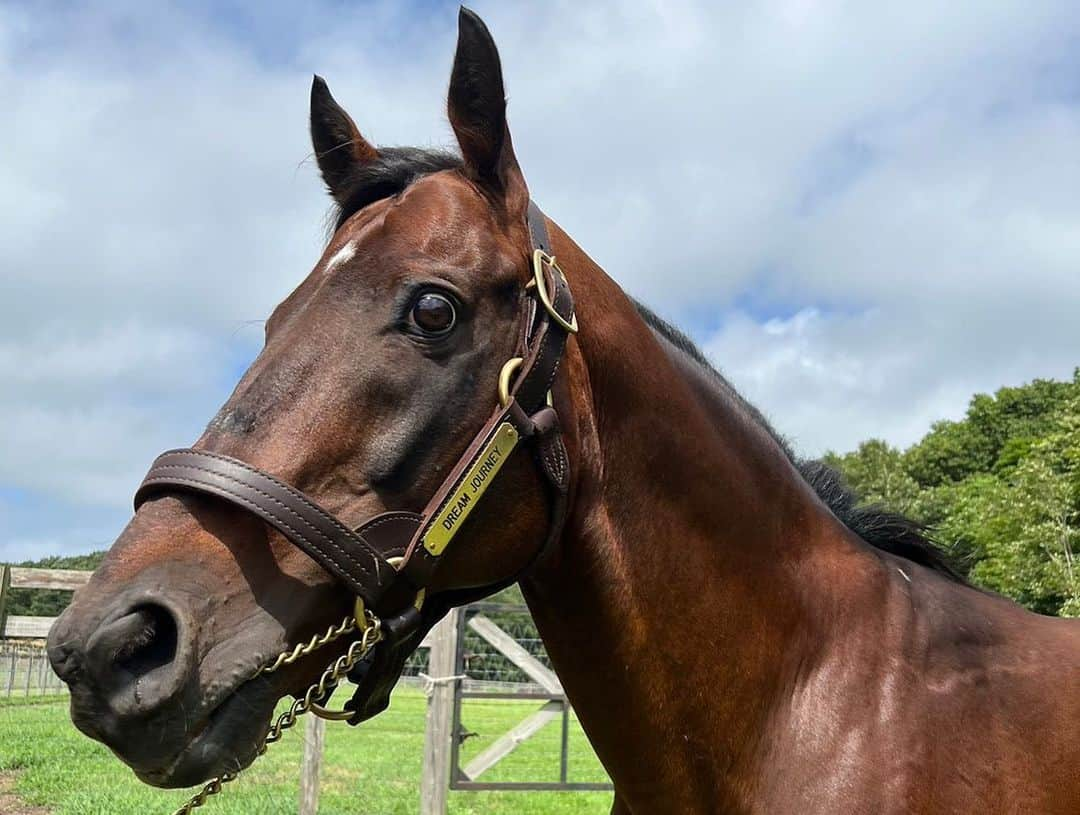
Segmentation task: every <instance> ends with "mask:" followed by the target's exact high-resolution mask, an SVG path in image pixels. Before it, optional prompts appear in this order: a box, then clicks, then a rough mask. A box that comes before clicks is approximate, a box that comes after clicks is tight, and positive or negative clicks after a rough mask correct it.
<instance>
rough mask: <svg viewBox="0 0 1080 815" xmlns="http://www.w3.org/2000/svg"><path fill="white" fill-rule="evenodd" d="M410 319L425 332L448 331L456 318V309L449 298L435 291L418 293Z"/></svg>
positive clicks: (438, 333) (441, 332)
mask: <svg viewBox="0 0 1080 815" xmlns="http://www.w3.org/2000/svg"><path fill="white" fill-rule="evenodd" d="M412 319H413V322H414V323H415V324H416V327H417V328H419V329H420V330H421V331H423V332H424V333H425V334H433V335H436V336H438V335H442V334H446V333H449V331H450V329H452V328H453V327H454V323H455V321H456V320H457V310H456V309H455V308H454V304H453V303H452V302H450V300H449V298H447V297H444V296H443V295H441V294H437V293H435V292H427V293H425V294H422V295H420V297H418V298H417V300H416V302H415V303H413V308H412Z"/></svg>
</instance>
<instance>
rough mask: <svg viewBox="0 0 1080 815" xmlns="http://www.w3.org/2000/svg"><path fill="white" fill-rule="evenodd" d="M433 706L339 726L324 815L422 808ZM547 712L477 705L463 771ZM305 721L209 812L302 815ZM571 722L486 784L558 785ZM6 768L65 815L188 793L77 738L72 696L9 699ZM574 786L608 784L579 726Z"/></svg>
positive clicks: (168, 804) (455, 805)
mask: <svg viewBox="0 0 1080 815" xmlns="http://www.w3.org/2000/svg"><path fill="white" fill-rule="evenodd" d="M424 705H425V701H424V697H423V695H422V694H421V693H420V692H418V691H415V690H409V689H399V690H398V691H396V692H395V694H394V699H393V703H392V704H391V706H390V709H389V710H388V711H386V712H385V713H383V714H382V715H381V716H379V717H377V718H375V719H373V720H372V721H370V722H366V723H365V724H363V725H361V726H360V727H348V726H346V725H343V724H335V723H328V725H327V735H326V754H325V758H324V763H323V773H322V786H321V790H322V794H321V798H320V808H319V812H320V813H323V815H411V813H415V812H416V811H417V808H418V801H419V793H418V788H419V780H420V758H421V750H422V746H423V741H424ZM537 707H538V704H537V703H522V702H505V701H488V700H469V701H467V702H466V703H465V707H464V711H463V714H462V719H463V721H464V723H465V726H466V728H467V729H469V730H473V731H477V732H478V733H480V736H479V737H477V738H471V739H468V740H467V741H466V742H465V745H464V746H463V747H462V764H464V763H466V762H468V760H469V759H470V758H471V757H472V756H474V755H476V754H477V753H478V752H479V751H480V750H482V749H483V748H484V747H486V746H487V745H489V744H490V743H491V742H492V741H494V739H495V738H497V737H498V736H499V735H500V734H502V733H503V732H505V731H506V730H507V729H509V728H510V727H511V726H512V725H514V724H515V723H516V722H518V721H519V720H520V719H522V718H524V717H525V716H527V715H528V714H529V713H531V712H533V711H535V710H536V709H537ZM302 740H303V724H302V723H300V724H298V725H297V727H296V728H294V729H293V730H292V731H291V732H289V733H288V734H287V735H286V737H285V739H284V740H283V742H282V743H280V744H277V745H274V746H272V747H271V749H270V752H269V753H267V754H266V755H265V756H263V757H262V758H261V759H259V760H258V761H256V762H255V764H254V765H253V766H252V767H251V768H249V769H248V770H247V771H245V772H244V773H242V774H241V776H240V778H239V780H237V781H234V782H233V783H232V784H229V785H228V786H227V787H226V789H225V791H224V792H223V793H222V794H221V795H220V796H217V798H216V799H214V800H212V801H211V802H209V803H208V804H207V806H206V808H205V809H203V810H201V811H203V812H207V813H208V815H214V813H220V815H240V813H245V815H246V813H253V812H257V813H268V814H269V813H281V814H282V815H284V814H285V813H295V812H296V800H297V797H296V796H297V780H298V778H299V766H300V753H301V745H302ZM559 742H560V721H559V720H558V719H556V720H555V721H553V722H551V723H550V724H548V725H547V726H546V727H545V728H544V729H543V730H541V731H540V732H539V733H538V734H537V735H536V736H534V737H533V738H532V739H531V740H530V741H528V742H526V743H525V744H523V745H522V746H521V747H519V748H518V749H517V750H516V751H515V752H514V753H513V754H511V756H509V757H508V758H507V759H505V760H504V761H503V762H502V763H501V764H499V765H497V766H496V767H495V768H493V769H492V770H490V771H489V772H488V773H486V774H485V775H484V776H483V777H482V780H485V781H555V780H558V773H559ZM0 770H17V771H18V772H19V775H18V780H17V782H16V785H15V792H16V793H17V794H18V795H19V796H20V797H21V798H23V799H24V800H25V801H26V802H27V803H30V804H37V805H40V806H45V807H47V808H48V809H50V810H51V811H52V812H54V813H56V815H99V813H102V812H108V813H112V815H128V813H130V815H146V813H155V812H161V813H170V812H172V811H173V809H175V808H176V807H177V806H179V805H180V804H181V803H182V802H183V801H184V800H186V796H185V793H184V791H182V790H171V791H168V790H157V789H154V788H152V787H148V786H145V785H143V784H142V783H141V782H139V781H138V779H136V778H135V776H134V775H133V774H132V772H131V771H130V770H129V769H127V767H125V766H124V765H123V764H121V763H120V761H119V760H118V759H117V758H116V757H115V756H113V755H112V753H110V752H109V750H108V749H107V748H105V747H104V746H102V745H101V744H98V743H97V742H94V741H91V740H90V739H88V738H86V737H85V736H83V735H82V734H81V733H79V732H78V731H76V730H75V728H74V726H73V725H72V724H71V721H70V719H68V715H67V701H66V698H63V697H61V698H55V697H54V698H53V699H51V700H50V699H44V700H43V699H41V698H38V699H36V700H35V699H30V700H26V701H25V702H24V701H21V700H17V701H16V700H13V701H12V702H8V701H7V700H3V699H0ZM570 779H571V780H573V781H606V780H607V779H606V776H605V775H604V772H603V769H602V768H601V767H600V764H599V762H598V761H597V759H596V757H595V755H594V754H593V752H592V750H591V748H590V747H589V744H588V742H587V741H586V740H585V736H584V734H583V733H582V732H581V729H580V727H579V726H578V725H577V723H576V722H573V723H572V726H571V731H570ZM610 807H611V794H610V793H607V792H574V793H568V792H464V791H461V792H451V793H450V812H451V813H452V815H496V813H506V814H507V815H509V814H510V813H513V814H514V815H519V813H520V814H521V815H531V814H532V813H536V814H537V815H539V814H540V813H543V814H544V815H549V814H554V813H582V814H583V815H592V814H593V813H596V814H597V815H599V814H600V813H604V814H605V815H606V813H607V812H608V811H609V810H610Z"/></svg>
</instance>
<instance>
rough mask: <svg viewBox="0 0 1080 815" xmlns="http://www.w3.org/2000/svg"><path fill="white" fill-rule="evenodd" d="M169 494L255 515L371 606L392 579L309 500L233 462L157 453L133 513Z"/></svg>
mask: <svg viewBox="0 0 1080 815" xmlns="http://www.w3.org/2000/svg"><path fill="white" fill-rule="evenodd" d="M170 490H183V491H189V492H190V491H194V492H202V493H208V494H210V495H216V496H218V497H219V498H224V499H225V500H227V501H229V502H231V503H233V504H237V505H238V506H241V507H243V508H244V509H246V510H248V511H249V512H251V513H254V514H255V515H258V516H259V517H260V518H262V519H263V520H264V521H266V522H267V523H268V524H270V525H271V526H273V527H274V528H275V529H277V530H278V531H279V532H281V534H282V535H284V536H285V537H286V538H288V539H289V540H290V541H291V542H292V543H294V544H295V545H296V546H298V547H300V548H301V549H303V550H304V551H305V552H307V554H309V555H310V556H311V557H312V558H314V559H315V560H316V561H317V562H318V563H319V565H320V566H322V567H323V568H324V569H326V570H327V571H328V572H330V573H331V574H333V575H334V576H335V577H337V578H338V579H339V580H341V581H342V582H343V583H345V585H347V586H348V587H349V589H350V590H351V591H352V592H353V593H355V594H357V595H359V596H361V597H363V598H364V600H365V601H366V602H369V603H371V604H375V603H377V602H378V601H379V599H380V598H381V596H382V592H383V590H384V589H385V588H386V587H387V586H389V585H390V583H391V582H392V581H393V579H394V577H396V571H395V569H394V567H393V566H391V565H390V564H389V563H387V562H386V560H385V559H384V558H383V557H382V555H380V554H379V552H377V551H376V550H375V549H374V548H373V547H372V546H371V545H370V544H369V543H368V542H367V540H365V539H364V538H363V537H362V536H360V535H357V534H355V533H353V532H352V531H351V530H349V529H348V528H347V527H345V526H344V525H343V524H342V523H341V522H340V521H339V520H338V519H337V518H335V517H334V516H333V515H331V514H330V513H329V512H327V511H326V510H325V509H323V508H322V507H321V506H319V505H318V504H317V503H316V502H315V501H313V500H312V499H311V498H309V497H308V496H306V495H304V494H303V493H302V492H300V491H299V490H296V489H294V488H292V487H290V486H289V485H288V484H285V483H284V482H282V481H279V480H278V479H276V478H274V477H273V476H272V475H269V474H268V473H264V472H263V471H261V470H258V469H256V468H254V467H251V466H250V465H248V464H245V463H244V462H242V461H239V460H237V459H234V458H230V457H228V456H222V455H219V454H217V453H209V452H206V451H204V450H170V451H168V452H167V453H163V454H162V455H160V456H158V458H157V459H156V460H155V461H154V463H153V466H151V468H150V472H149V473H147V474H146V477H145V478H144V479H143V482H142V484H141V485H140V486H139V489H138V491H137V492H136V493H135V509H136V510H138V508H139V507H140V506H142V504H143V503H145V502H146V501H147V500H148V499H150V498H152V497H154V496H155V495H159V494H161V493H162V492H165V491H170Z"/></svg>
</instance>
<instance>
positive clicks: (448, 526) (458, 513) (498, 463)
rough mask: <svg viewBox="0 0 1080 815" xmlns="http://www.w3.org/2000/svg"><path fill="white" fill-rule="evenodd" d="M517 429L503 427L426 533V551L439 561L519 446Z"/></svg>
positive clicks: (478, 457) (474, 463)
mask: <svg viewBox="0 0 1080 815" xmlns="http://www.w3.org/2000/svg"><path fill="white" fill-rule="evenodd" d="M517 443H518V432H517V429H516V428H515V427H514V426H513V425H512V424H510V423H509V422H503V423H502V424H501V425H499V427H498V429H497V430H496V431H495V434H494V435H493V436H492V437H491V441H489V442H488V443H487V444H486V445H485V446H484V449H483V450H481V451H480V455H479V456H477V458H476V461H474V462H473V465H472V467H470V468H469V469H468V470H467V471H466V473H465V476H464V477H463V478H462V479H461V481H460V482H459V483H458V488H457V489H456V490H454V493H453V495H451V496H450V498H449V500H447V502H446V504H445V505H444V506H443V508H442V512H440V513H439V514H438V515H437V516H435V520H434V521H432V522H431V525H430V526H429V527H428V530H427V532H425V533H424V548H425V549H427V550H428V551H429V552H430V553H431V554H433V555H434V556H435V557H438V556H439V555H441V554H442V553H443V550H445V549H446V547H447V546H449V544H450V541H451V540H453V538H454V535H455V534H457V531H458V529H459V528H460V527H461V525H462V524H463V523H465V519H466V518H468V517H469V513H470V512H472V511H473V507H475V506H476V504H477V502H478V501H479V500H480V496H482V495H483V494H484V490H486V489H487V488H488V487H489V486H490V485H491V482H492V481H493V480H494V479H495V475H496V474H497V473H498V472H499V470H500V469H501V468H502V466H503V463H504V462H505V461H506V459H507V458H509V457H510V453H511V452H512V451H513V449H514V448H515V447H516V446H517Z"/></svg>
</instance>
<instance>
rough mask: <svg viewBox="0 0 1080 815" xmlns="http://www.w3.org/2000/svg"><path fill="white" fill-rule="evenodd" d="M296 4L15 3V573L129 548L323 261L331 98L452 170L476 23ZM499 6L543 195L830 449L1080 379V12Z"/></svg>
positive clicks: (8, 310)
mask: <svg viewBox="0 0 1080 815" xmlns="http://www.w3.org/2000/svg"><path fill="white" fill-rule="evenodd" d="M296 5H299V4H296ZM292 6H293V4H279V3H273V2H258V3H256V2H251V3H245V2H226V3H197V2H188V3H176V4H172V3H145V2H134V0H133V1H132V2H102V3H88V4H78V7H75V4H66V3H65V4H60V3H32V4H31V3H26V4H23V3H18V2H15V3H12V2H0V111H2V115H3V117H4V120H5V121H4V126H3V127H0V383H2V384H0V561H4V560H9V561H19V560H23V559H30V558H38V557H42V556H45V555H52V554H68V553H79V552H86V551H90V550H94V549H101V548H105V547H106V546H108V545H109V544H110V543H111V542H112V541H113V539H114V538H115V537H116V535H117V534H118V533H119V531H120V529H121V528H122V527H123V524H124V523H126V521H127V520H128V518H129V517H130V512H131V510H130V499H131V494H132V492H133V490H134V488H135V487H136V485H137V484H138V481H139V479H140V478H141V476H142V474H143V473H144V471H145V470H146V468H147V466H148V465H149V463H150V461H151V460H152V459H153V457H154V456H155V455H156V454H157V453H158V452H160V451H161V450H164V449H166V448H169V447H178V446H185V445H188V444H190V443H191V442H192V441H194V440H195V439H196V438H197V437H198V435H199V434H200V432H201V430H202V428H203V427H204V426H205V424H206V422H207V421H208V420H209V419H210V417H211V416H212V415H213V414H214V413H215V411H216V409H217V407H218V406H219V405H220V404H221V403H222V402H223V401H224V400H225V399H226V397H227V396H228V394H229V392H230V391H231V389H232V386H233V384H234V383H235V382H236V380H237V379H238V378H239V376H240V374H241V373H242V371H243V370H244V369H245V368H246V366H247V364H248V363H249V362H250V361H251V360H252V359H253V358H254V356H255V354H256V353H257V352H258V348H259V346H260V344H261V341H262V323H261V321H262V320H263V319H264V318H265V317H266V316H267V315H268V314H269V312H270V310H271V309H272V308H273V306H274V305H275V304H276V303H277V302H278V301H280V300H281V299H282V298H283V297H284V296H285V295H286V294H287V293H288V292H289V291H290V290H291V289H292V288H293V287H294V286H296V285H297V284H298V283H299V282H300V280H302V279H303V277H304V276H305V275H306V274H307V273H308V271H310V269H311V268H312V266H313V265H314V264H315V262H316V260H317V259H318V256H319V254H320V252H321V248H322V245H323V241H324V239H325V213H326V210H327V205H328V199H327V198H326V197H325V193H324V192H323V190H322V186H321V183H320V181H319V179H318V174H317V170H316V168H315V166H314V163H313V161H312V160H311V149H310V145H309V142H308V135H307V102H308V89H309V86H310V82H311V75H312V73H319V74H321V75H322V76H324V77H326V79H327V80H328V82H329V83H330V87H331V89H332V90H333V92H334V94H335V96H336V97H337V99H338V100H339V101H340V102H341V103H342V104H343V105H344V106H345V107H346V108H347V109H348V110H349V111H350V113H351V114H352V116H353V118H354V119H355V120H356V121H357V123H358V125H359V126H360V128H361V130H363V132H364V133H365V135H366V136H368V137H369V139H371V140H372V141H374V142H376V143H378V144H383V145H394V144H416V145H425V146H443V145H450V144H452V138H451V133H450V129H449V126H448V124H447V122H446V120H445V93H446V85H447V81H448V79H449V70H450V64H451V60H452V57H453V50H454V42H455V39H456V20H457V14H456V6H455V5H453V4H449V3H440V2H397V1H395V2H390V1H389V0H384V1H381V2H380V1H378V0H377V1H376V2H340V3H338V2H309V3H305V4H303V6H302V10H298V9H297V8H294V7H292ZM474 8H475V10H476V11H478V12H479V13H480V14H481V16H483V17H484V19H485V20H486V21H487V23H488V25H489V27H490V28H491V30H492V32H493V34H494V36H495V38H496V41H497V42H498V44H499V46H500V50H501V53H502V56H503V68H504V75H505V78H506V83H507V88H508V94H509V98H510V107H509V117H510V126H511V130H512V133H513V136H514V144H515V148H516V151H517V154H518V158H519V160H520V162H521V164H522V167H523V169H524V171H525V174H526V177H527V179H528V181H529V185H530V189H531V191H532V193H533V196H534V197H535V198H536V200H537V201H538V202H539V203H540V204H541V206H542V207H543V208H544V209H545V211H546V212H547V213H548V214H549V215H550V216H551V217H553V218H554V219H555V220H556V221H558V222H559V223H560V224H561V225H562V226H563V227H564V228H565V229H566V230H567V231H568V232H569V233H570V234H571V235H573V236H574V237H575V238H576V239H577V241H578V242H579V243H580V244H581V245H582V246H583V247H584V248H585V249H586V250H587V251H588V252H589V253H590V254H591V255H592V256H593V257H594V258H595V259H596V260H597V261H598V262H599V263H600V264H601V265H602V266H604V267H605V269H606V270H607V272H608V273H609V274H610V275H611V276H612V277H614V278H615V279H616V280H617V281H618V282H619V283H620V284H621V285H622V286H623V287H624V288H625V289H626V290H627V291H629V292H630V293H631V294H633V295H635V296H636V297H638V298H640V299H642V300H644V301H645V302H646V303H648V304H650V305H651V306H653V307H654V308H655V309H656V310H657V311H659V312H660V313H661V314H662V315H664V316H665V317H667V318H668V319H670V320H671V321H673V322H675V323H676V324H678V325H680V326H681V327H682V328H683V329H684V330H686V331H687V332H688V333H689V334H690V335H691V336H692V337H693V338H694V339H695V340H696V341H698V342H699V343H700V344H701V346H702V348H703V349H704V350H705V351H706V353H707V354H708V356H709V357H710V358H711V359H712V360H713V361H714V362H715V363H716V365H717V366H718V367H719V368H720V369H721V370H722V371H724V372H725V374H726V375H727V376H728V377H729V378H730V379H731V380H732V382H733V383H734V384H735V385H736V387H738V388H739V389H740V390H741V391H742V392H743V393H744V394H745V395H746V396H747V397H748V398H749V399H750V400H751V401H752V402H754V403H755V404H757V405H758V406H759V407H760V408H761V409H762V410H763V412H764V413H765V414H766V415H767V416H768V417H769V418H770V419H771V420H772V422H773V424H775V425H776V427H777V428H778V429H779V430H780V431H781V432H782V433H784V434H785V435H786V436H787V437H789V438H790V439H791V441H792V442H793V444H794V445H795V447H796V449H797V450H798V451H799V452H800V453H802V454H805V455H817V454H820V453H821V452H823V451H825V450H829V449H832V450H838V451H845V450H849V449H853V448H854V447H855V446H856V445H857V444H858V443H859V442H860V441H862V440H865V439H868V438H871V437H877V438H883V439H885V440H887V441H888V442H890V443H891V444H894V445H898V446H901V447H903V446H906V445H909V444H911V443H912V442H914V441H916V440H917V439H918V438H919V437H921V436H922V434H924V433H925V432H926V431H927V430H928V429H929V427H930V425H931V423H932V422H934V421H935V420H938V419H943V418H944V419H955V418H959V417H960V416H962V415H963V412H964V410H965V407H966V405H967V403H968V401H969V399H970V398H971V396H972V394H974V393H976V392H988V391H993V390H995V389H997V388H998V387H1001V386H1002V385H1016V384H1020V383H1023V382H1026V381H1029V380H1031V379H1032V378H1036V377H1056V378H1064V377H1068V376H1071V373H1072V370H1073V368H1074V367H1075V366H1077V365H1080V353H1078V352H1077V349H1078V347H1080V308H1078V306H1080V192H1078V191H1080V15H1077V14H1076V13H1075V7H1074V6H1073V5H1072V4H1071V3H1065V2H1063V3H1056V2H1038V0H1023V2H1019V0H1018V1H1017V2H1012V0H997V1H996V2H987V0H978V1H977V2H970V1H969V0H954V2H951V3H941V2H937V0H909V2H906V3H903V4H896V3H884V2H881V3H864V2H858V3H856V2H835V1H833V0H775V1H771V2H756V1H750V0H748V2H724V3H715V2H711V3H694V2H684V1H683V0H664V2H659V0H656V1H655V2H648V0H630V1H629V2H608V3H602V4H599V3H590V2H583V1H582V0H574V1H573V2H569V1H564V0H554V2H543V3H522V2H506V0H502V2H477V3H476V4H475V6H474Z"/></svg>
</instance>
